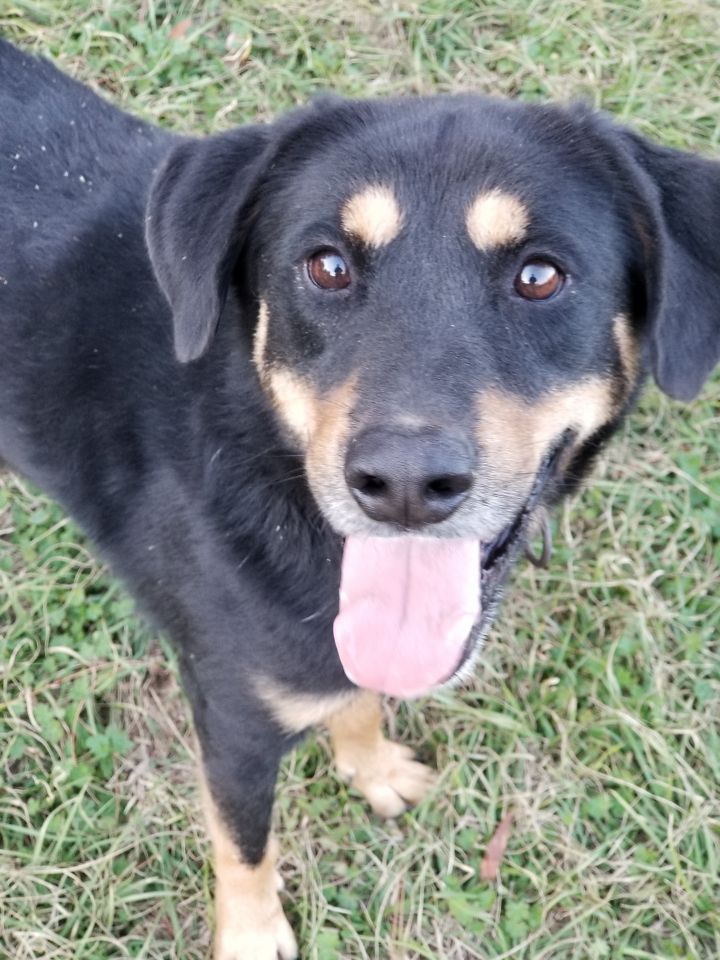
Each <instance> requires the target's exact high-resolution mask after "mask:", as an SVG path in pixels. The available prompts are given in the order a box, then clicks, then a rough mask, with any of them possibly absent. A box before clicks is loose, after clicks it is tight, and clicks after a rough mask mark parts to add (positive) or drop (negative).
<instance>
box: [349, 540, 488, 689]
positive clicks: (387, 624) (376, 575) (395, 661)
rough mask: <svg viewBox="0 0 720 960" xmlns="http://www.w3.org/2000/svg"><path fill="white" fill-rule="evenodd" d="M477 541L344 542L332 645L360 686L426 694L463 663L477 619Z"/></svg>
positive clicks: (478, 564) (478, 587)
mask: <svg viewBox="0 0 720 960" xmlns="http://www.w3.org/2000/svg"><path fill="white" fill-rule="evenodd" d="M479 577H480V543H479V542H478V541H477V540H430V539H422V538H421V537H388V538H381V537H370V538H367V539H363V538H360V537H348V539H347V540H346V541H345V553H344V555H343V565H342V578H341V582H340V613H339V614H338V616H337V619H336V620H335V644H336V646H337V650H338V654H339V655H340V660H341V662H342V665H343V668H344V670H345V673H346V674H347V675H348V677H349V678H350V679H351V680H352V681H353V683H356V684H357V685H358V686H360V687H367V688H368V689H370V690H378V691H380V692H382V693H389V694H391V695H392V696H396V697H412V696H419V695H420V694H421V693H425V692H426V691H427V690H428V689H429V688H430V687H432V686H434V685H435V684H438V683H442V682H443V681H444V680H447V679H448V678H449V677H450V676H451V674H452V673H453V671H454V670H455V668H456V667H457V666H458V664H459V662H460V658H461V656H462V652H463V649H464V647H465V642H466V640H467V638H468V634H469V633H470V630H471V629H472V626H473V624H474V623H475V621H476V620H477V619H478V615H479V613H480V581H479Z"/></svg>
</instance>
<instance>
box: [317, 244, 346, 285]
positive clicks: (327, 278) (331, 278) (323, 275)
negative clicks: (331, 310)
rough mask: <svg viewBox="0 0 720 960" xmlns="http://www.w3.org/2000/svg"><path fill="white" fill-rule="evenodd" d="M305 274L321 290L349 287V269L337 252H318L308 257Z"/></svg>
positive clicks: (328, 250) (327, 250)
mask: <svg viewBox="0 0 720 960" xmlns="http://www.w3.org/2000/svg"><path fill="white" fill-rule="evenodd" d="M307 272H308V276H309V277H310V279H311V280H312V282H313V283H314V284H315V286H317V287H321V288H322V289H323V290H344V289H345V287H347V286H349V285H350V269H349V267H348V265H347V263H346V262H345V260H344V259H343V258H342V257H341V256H340V254H339V253H338V252H337V250H331V249H325V250H318V252H317V253H314V254H313V255H312V256H311V257H308V260H307Z"/></svg>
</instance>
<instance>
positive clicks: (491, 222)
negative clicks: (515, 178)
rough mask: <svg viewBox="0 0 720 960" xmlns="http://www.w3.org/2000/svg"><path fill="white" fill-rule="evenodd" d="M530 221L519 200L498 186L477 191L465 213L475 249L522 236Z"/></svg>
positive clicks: (525, 209) (517, 239) (490, 248)
mask: <svg viewBox="0 0 720 960" xmlns="http://www.w3.org/2000/svg"><path fill="white" fill-rule="evenodd" d="M529 221H530V217H529V214H528V210H527V207H526V206H525V204H524V203H523V202H522V200H520V199H519V198H518V197H515V196H513V195H512V194H510V193H505V192H504V191H502V190H497V189H495V190H489V191H486V192H484V193H480V194H478V196H477V197H475V199H474V200H473V202H472V204H471V205H470V207H469V209H468V211H467V213H466V215H465V226H466V227H467V232H468V233H469V234H470V239H471V240H472V242H473V243H474V244H475V246H476V247H477V248H478V250H492V249H493V248H494V247H500V246H503V245H504V244H509V243H517V242H518V241H519V240H522V239H523V237H524V236H525V233H526V232H527V226H528V223H529Z"/></svg>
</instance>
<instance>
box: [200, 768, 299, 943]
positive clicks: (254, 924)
mask: <svg viewBox="0 0 720 960" xmlns="http://www.w3.org/2000/svg"><path fill="white" fill-rule="evenodd" d="M200 792H201V795H202V802H203V809H204V812H205V819H206V822H207V827H208V833H209V835H210V840H211V842H212V848H213V857H214V865H215V927H216V931H215V953H214V956H215V957H216V960H226V958H227V960H229V958H234V957H252V956H260V953H261V951H262V950H263V948H265V949H267V945H268V939H270V940H271V941H274V942H275V943H276V944H277V945H278V947H279V948H280V947H281V948H282V949H283V950H285V951H287V955H290V953H291V950H292V948H294V945H295V938H294V936H293V933H292V930H291V929H290V926H289V924H288V922H287V920H286V919H285V915H284V913H283V909H282V904H281V903H280V898H279V897H278V890H279V889H280V888H281V886H282V882H281V880H280V877H279V875H278V873H277V871H276V869H275V863H276V860H277V843H276V841H275V840H274V839H273V838H270V839H269V840H268V844H267V848H266V850H265V855H264V856H263V858H262V860H261V861H260V863H258V864H257V865H251V864H248V863H245V862H244V861H243V859H242V856H241V854H240V851H239V850H238V848H237V846H236V845H235V843H234V842H233V840H232V837H231V836H230V833H229V831H228V829H227V827H226V826H225V824H224V823H223V820H222V818H221V816H220V813H219V811H218V809H217V807H216V805H215V803H214V802H213V800H212V797H211V796H210V790H209V788H208V785H207V782H206V780H205V777H204V776H203V775H201V778H200ZM293 955H294V954H293Z"/></svg>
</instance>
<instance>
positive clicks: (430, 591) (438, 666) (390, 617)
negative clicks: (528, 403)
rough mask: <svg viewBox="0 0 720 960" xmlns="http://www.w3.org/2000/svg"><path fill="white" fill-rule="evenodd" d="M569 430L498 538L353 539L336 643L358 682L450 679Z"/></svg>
mask: <svg viewBox="0 0 720 960" xmlns="http://www.w3.org/2000/svg"><path fill="white" fill-rule="evenodd" d="M567 442H568V438H566V437H563V439H562V440H561V441H560V442H559V443H558V444H557V446H556V447H555V448H554V449H553V450H552V452H551V453H550V454H549V455H548V456H547V457H546V458H545V460H544V462H543V464H542V466H541V467H540V469H539V471H538V474H537V476H536V478H535V482H534V484H533V488H532V490H531V492H530V495H529V496H528V498H527V500H526V502H525V504H524V505H523V507H522V508H521V509H520V510H519V511H518V513H517V514H516V515H515V517H514V518H513V520H512V521H511V522H510V523H509V524H508V525H507V526H506V527H505V528H504V529H503V530H502V531H501V532H500V533H499V534H498V535H497V536H496V537H495V538H494V539H493V540H492V541H490V542H488V543H481V542H480V541H479V540H469V539H461V538H452V539H439V538H434V539H433V538H429V537H421V536H416V535H406V536H399V537H348V538H347V539H346V541H345V548H344V554H343V565H342V577H341V585H340V612H339V614H338V617H337V619H336V620H335V643H336V646H337V650H338V654H339V656H340V660H341V662H342V665H343V668H344V670H345V673H346V674H347V676H348V677H349V679H350V680H352V681H353V682H354V683H356V684H357V685H358V686H360V687H365V688H367V689H371V690H377V691H379V692H381V693H386V694H390V695H391V696H397V697H414V696H420V695H422V694H424V693H427V692H428V691H429V690H430V689H431V688H433V687H436V686H438V685H439V684H442V683H445V682H447V681H448V680H449V679H450V678H451V677H452V676H453V675H454V674H455V673H456V672H457V670H458V669H459V668H460V666H461V665H462V664H463V663H464V662H465V660H466V659H467V658H468V656H469V655H470V654H471V652H472V650H473V648H474V646H475V642H476V639H477V637H478V636H479V635H481V634H482V632H483V631H484V629H485V628H486V627H487V626H488V625H489V622H490V621H491V619H492V616H493V608H494V603H493V600H494V598H495V597H496V595H497V592H498V590H499V588H500V586H501V585H502V583H503V582H504V580H505V578H506V577H507V575H508V573H509V571H510V569H511V567H512V564H513V562H514V561H515V559H516V558H517V556H518V555H519V553H520V552H521V551H522V549H523V547H524V546H525V544H526V543H527V540H528V535H529V531H530V527H531V524H532V520H533V517H534V515H535V513H536V511H537V509H538V506H539V504H540V502H541V500H542V497H543V494H544V493H545V491H546V489H547V486H548V482H549V481H550V479H551V477H552V476H553V474H554V472H555V468H556V465H557V461H558V458H559V456H560V453H561V452H562V450H563V449H564V447H565V446H566V444H567Z"/></svg>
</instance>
